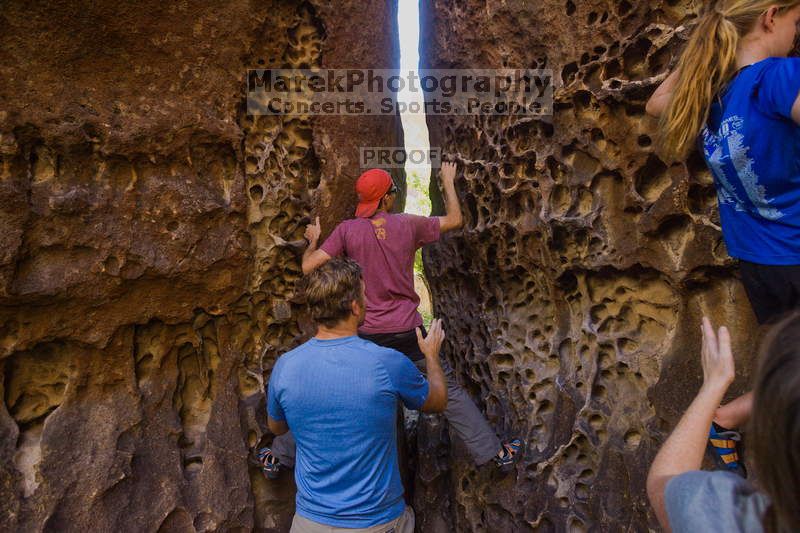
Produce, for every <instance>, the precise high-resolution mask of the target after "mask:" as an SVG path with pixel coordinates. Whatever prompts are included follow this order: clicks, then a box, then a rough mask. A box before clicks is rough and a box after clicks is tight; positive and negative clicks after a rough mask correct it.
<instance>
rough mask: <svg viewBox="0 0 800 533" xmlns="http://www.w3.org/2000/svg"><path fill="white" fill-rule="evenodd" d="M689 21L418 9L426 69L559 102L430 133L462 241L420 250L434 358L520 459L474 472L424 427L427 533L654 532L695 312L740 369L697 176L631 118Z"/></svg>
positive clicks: (684, 392) (738, 338)
mask: <svg viewBox="0 0 800 533" xmlns="http://www.w3.org/2000/svg"><path fill="white" fill-rule="evenodd" d="M690 5H691V3H690V2H669V1H664V2H661V1H653V2H625V1H622V2H616V1H615V2H610V1H604V0H592V1H585V2H583V1H582V2H578V1H574V2H573V1H564V0H559V1H544V2H522V1H509V2H488V3H487V2H473V1H467V2H458V3H453V2H445V1H438V0H434V1H432V2H426V3H424V7H423V11H424V12H425V15H424V16H425V20H426V21H427V22H426V24H427V28H426V30H425V32H423V35H425V41H424V42H423V52H422V55H423V58H424V59H423V61H427V63H428V66H429V67H431V68H501V67H504V66H508V67H517V68H537V67H538V68H545V69H552V71H553V73H554V84H555V87H556V93H555V94H556V104H555V112H554V116H552V117H548V118H545V119H530V118H523V117H519V116H517V117H501V116H499V117H457V118H456V117H430V116H429V117H428V123H429V125H430V127H431V135H432V140H431V144H432V145H433V146H441V147H442V148H443V150H444V152H445V153H448V152H449V153H452V154H454V155H455V157H456V158H457V159H458V160H459V161H460V162H461V165H462V168H463V169H464V174H465V178H464V179H463V180H462V181H461V182H460V183H459V184H458V188H459V194H460V197H461V201H462V205H463V207H464V211H465V217H466V225H465V227H464V229H463V230H461V231H459V232H456V233H455V234H453V235H452V236H448V237H447V238H445V239H444V240H443V242H442V243H441V244H440V245H438V246H436V247H432V248H431V249H430V250H428V251H427V253H426V256H425V260H426V268H427V273H428V279H429V282H430V285H431V288H432V292H433V300H434V306H435V310H436V313H437V314H439V315H441V316H443V317H445V319H446V324H447V333H448V343H447V344H448V357H450V358H451V360H452V361H453V363H454V365H455V366H456V368H457V370H458V371H459V372H460V374H461V378H462V380H463V382H464V384H465V385H466V386H467V387H468V389H469V390H471V392H472V393H473V397H474V398H476V399H477V400H478V401H479V402H480V404H481V405H482V406H483V407H484V408H485V411H486V413H487V414H488V416H489V419H490V421H491V423H492V424H493V425H494V427H495V428H496V429H497V431H498V433H499V434H501V435H503V436H507V437H510V436H514V435H518V436H521V437H523V438H524V439H526V441H527V443H528V451H527V453H526V454H525V457H524V459H523V461H522V462H521V463H520V464H519V465H518V466H517V467H516V469H515V470H514V471H513V472H512V473H511V474H509V475H507V476H505V477H503V476H499V475H497V474H495V473H494V472H493V471H492V467H485V468H482V469H475V468H474V467H472V466H471V465H470V463H469V460H468V458H467V457H466V456H465V454H464V451H463V449H462V448H461V447H460V446H459V445H458V443H455V446H454V447H453V448H451V447H450V446H448V445H447V442H446V441H447V439H446V438H445V435H446V433H445V432H444V431H443V428H442V427H441V424H440V422H439V421H436V422H435V423H434V422H432V421H431V420H430V419H429V418H427V417H423V420H424V421H425V422H423V424H422V426H421V427H420V428H419V432H420V435H421V436H422V438H421V440H420V446H422V447H423V453H422V454H421V458H420V461H421V465H420V468H419V471H418V475H417V486H416V493H415V501H416V503H417V517H418V520H419V522H420V523H421V524H422V528H423V530H425V531H433V530H435V531H450V530H455V531H529V530H536V531H585V530H593V531H623V530H624V531H646V530H647V529H648V528H649V527H657V526H656V523H655V519H654V517H653V515H652V514H651V513H650V511H649V505H648V503H647V500H646V496H645V477H646V473H647V468H648V466H649V463H650V461H651V460H652V458H653V456H654V454H655V452H656V451H657V448H658V446H659V444H660V443H661V442H662V440H663V438H664V437H665V432H666V431H668V430H669V429H671V427H672V425H673V424H674V423H675V422H676V420H677V416H678V415H679V413H680V412H681V411H682V410H683V409H684V408H685V407H686V406H687V404H688V402H689V401H690V400H691V398H692V397H693V395H694V392H695V391H696V390H697V386H698V384H699V379H700V376H701V372H700V368H699V364H698V357H699V346H700V339H699V331H698V325H699V323H700V317H701V316H702V315H703V314H708V315H711V316H712V317H713V318H714V320H715V321H716V322H717V323H727V324H729V325H731V326H732V327H733V329H734V332H735V344H736V353H738V354H739V355H740V356H741V359H740V361H739V368H740V370H742V371H743V372H745V373H746V372H747V370H748V364H749V358H750V354H751V353H752V352H751V349H752V346H753V340H754V339H753V336H754V335H753V332H754V331H755V327H754V324H753V318H752V316H751V312H750V309H749V305H748V302H747V299H746V297H745V295H744V292H743V290H742V288H741V286H740V284H739V282H738V281H737V279H736V274H735V271H736V269H735V265H734V264H733V262H732V261H731V260H730V259H729V258H728V256H727V255H726V252H725V248H724V245H723V244H722V241H721V235H720V232H719V228H718V220H717V215H716V202H715V192H714V188H713V184H712V180H711V177H710V175H709V173H708V172H707V171H706V170H705V168H704V164H703V162H702V160H700V159H699V158H693V159H691V160H690V161H688V162H686V163H675V164H670V163H669V162H665V161H663V160H662V159H660V158H659V157H658V155H657V154H656V150H655V149H654V145H655V140H654V135H655V128H656V123H655V121H654V120H652V119H649V118H646V117H645V114H644V104H645V102H646V99H647V97H648V96H649V95H650V93H651V92H652V90H654V89H655V86H656V85H657V83H658V81H660V79H662V78H660V77H658V75H659V74H661V73H662V72H664V71H665V69H666V68H667V67H668V65H669V63H670V62H671V60H672V59H673V57H674V55H675V53H676V52H677V51H678V50H679V49H680V46H681V41H682V37H681V30H680V25H681V24H686V23H688V22H690V20H691V18H692V17H693V15H694V12H693V11H692V10H691V7H690ZM744 381H745V380H744V379H740V381H739V386H740V387H741V386H742V385H744ZM426 439H427V440H426ZM437 442H438V443H439V444H438V445H437ZM450 450H452V451H453V453H452V454H450Z"/></svg>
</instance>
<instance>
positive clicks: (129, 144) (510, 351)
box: [0, 0, 754, 532]
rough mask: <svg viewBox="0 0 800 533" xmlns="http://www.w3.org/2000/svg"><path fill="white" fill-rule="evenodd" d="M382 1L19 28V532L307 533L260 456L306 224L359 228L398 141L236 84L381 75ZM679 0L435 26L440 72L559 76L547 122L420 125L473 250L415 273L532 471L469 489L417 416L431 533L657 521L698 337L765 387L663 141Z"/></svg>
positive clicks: (494, 10) (437, 436) (13, 448)
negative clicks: (661, 107) (280, 109)
mask: <svg viewBox="0 0 800 533" xmlns="http://www.w3.org/2000/svg"><path fill="white" fill-rule="evenodd" d="M391 5H393V4H391ZM391 5H390V4H387V3H385V2H354V1H349V0H348V1H340V2H335V3H334V2H318V1H311V2H300V1H283V0H281V1H278V0H274V1H267V2H260V3H252V2H243V1H234V2H231V3H227V4H225V5H224V7H223V6H217V5H216V4H214V3H211V2H199V1H198V2H180V3H174V2H134V3H124V2H123V3H120V2H108V1H99V2H84V3H75V2H57V3H51V4H50V5H47V6H44V5H41V6H37V5H30V3H23V2H20V1H10V2H5V3H4V4H3V6H2V8H0V19H1V21H2V26H3V31H2V32H1V33H0V50H2V54H0V102H2V104H1V105H0V373H2V380H0V392H2V395H1V396H0V397H2V400H3V401H2V402H0V458H1V459H2V461H1V462H0V528H2V529H3V530H8V531H14V530H20V531H39V530H47V531H55V530H59V531H60V530H82V531H129V530H130V531H142V530H146V531H211V530H214V531H216V530H223V531H227V530H256V531H285V530H288V523H289V520H290V518H291V515H292V512H293V506H294V501H293V497H294V492H293V487H292V486H291V481H290V480H289V479H288V476H284V481H283V482H280V483H270V484H268V483H267V482H266V481H265V480H264V479H263V477H262V476H261V474H260V472H259V471H258V470H257V469H255V468H253V467H252V466H248V463H247V456H248V453H249V450H251V449H252V448H254V447H256V446H257V445H258V444H259V443H262V444H263V443H266V442H267V441H268V436H267V437H266V438H265V428H264V423H265V420H264V407H263V402H264V395H263V385H264V383H265V380H266V379H268V377H269V370H270V368H271V367H272V364H273V363H274V361H275V359H276V358H277V357H278V356H279V355H280V354H281V353H283V352H284V351H286V350H288V349H290V348H292V347H294V346H295V345H297V344H298V343H299V342H301V341H302V340H303V339H304V336H305V334H307V333H308V331H307V328H306V327H305V326H306V325H307V324H306V320H305V317H304V314H303V312H302V307H301V305H300V304H301V302H299V301H298V298H297V296H296V290H295V288H296V283H297V281H298V279H299V278H300V276H301V272H300V266H299V261H298V254H299V252H300V250H301V242H300V241H301V238H302V234H303V227H304V224H305V223H307V222H308V220H309V217H310V216H315V215H317V214H318V215H320V216H321V218H322V223H323V228H324V229H325V233H327V232H328V231H330V229H332V227H333V226H334V224H335V223H336V222H338V221H340V220H341V219H343V218H346V217H348V216H349V215H350V213H351V212H352V208H353V205H354V197H353V195H352V193H351V191H352V177H353V176H354V175H356V174H357V173H358V148H359V147H361V146H394V145H397V144H398V139H397V137H398V131H397V127H398V124H397V121H396V120H390V119H387V118H385V117H382V118H378V117H376V118H372V119H367V118H355V117H332V118H325V119H320V118H315V119H311V118H298V117H263V116H262V117H249V116H247V115H246V113H245V92H244V91H245V70H246V69H247V68H258V67H265V68H279V67H281V68H306V67H312V66H321V67H326V68H348V67H361V66H364V67H374V68H389V67H392V66H393V65H396V64H397V52H396V50H395V46H396V45H395V43H396V35H395V33H396V32H395V30H394V17H395V13H394V8H393V7H391ZM689 6H690V3H689V2H683V1H663V2H662V1H653V2H647V3H642V2H640V3H636V2H628V1H624V0H623V1H614V2H611V1H604V0H591V1H585V2H578V1H577V0H575V1H562V0H559V1H558V2H555V1H541V2H522V1H520V0H510V1H507V2H474V1H472V0H467V1H463V2H445V1H440V0H436V1H431V2H426V3H424V5H423V13H424V17H425V21H426V22H425V24H426V27H425V31H424V33H423V35H424V38H425V42H424V43H423V57H424V58H425V59H424V61H426V62H427V63H428V65H429V66H431V67H436V68H460V67H471V68H499V67H503V66H512V67H513V66H518V67H532V66H538V67H540V68H548V69H552V70H553V72H554V83H555V86H556V109H555V114H554V116H552V117H549V118H545V119H530V118H522V117H478V118H475V117H470V118H467V117H458V118H456V117H430V119H429V124H430V126H431V130H432V144H433V145H435V146H442V147H443V148H444V149H445V151H446V152H449V153H452V154H454V155H455V156H456V157H457V159H458V160H459V161H460V162H461V168H462V170H463V171H464V175H465V177H464V179H463V180H461V181H460V182H459V184H458V188H459V194H460V197H461V202H462V205H463V208H464V212H465V217H466V226H465V228H464V229H463V230H461V231H458V232H456V233H454V234H452V235H450V236H448V237H447V238H445V239H444V240H443V242H442V243H441V244H439V245H438V246H435V247H432V248H431V249H430V250H428V251H427V253H426V263H427V267H426V268H427V270H428V275H429V282H430V285H431V287H432V289H433V303H434V308H435V310H436V313H437V314H438V315H440V316H443V317H444V318H445V319H446V321H447V330H448V344H447V354H446V355H447V356H448V357H449V358H450V359H451V360H452V361H453V363H454V365H455V367H456V369H457V370H458V372H459V373H460V376H461V378H462V381H463V383H464V385H465V386H466V387H467V388H468V390H470V391H471V392H472V394H473V397H474V398H475V399H476V400H477V401H478V402H479V404H480V405H481V406H482V407H483V408H484V409H485V411H486V413H487V415H488V417H489V420H490V421H491V423H492V424H493V425H494V427H495V428H496V429H497V431H498V433H499V434H501V435H503V436H512V435H518V436H521V437H523V438H525V439H526V441H527V443H528V450H527V452H526V454H525V457H524V459H523V460H522V462H521V463H520V464H519V465H517V466H516V468H515V469H514V470H513V472H511V473H510V474H507V475H500V474H498V473H496V472H495V471H494V470H493V467H491V466H487V467H482V468H475V467H474V466H472V465H471V463H470V461H469V460H468V459H467V457H466V455H465V452H464V450H463V447H462V446H461V445H460V443H458V442H453V443H450V439H449V437H448V432H447V425H446V423H445V422H444V421H443V419H442V418H440V417H426V416H423V417H421V423H420V424H419V426H418V428H417V433H416V435H417V442H418V445H419V452H420V455H419V458H418V468H417V477H416V483H415V487H414V493H413V494H414V500H415V503H416V510H417V517H418V523H419V524H420V530H422V531H492V532H494V531H528V530H541V531H567V530H569V531H582V530H589V529H592V530H598V531H617V530H626V531H627V530H632V531H643V530H647V529H648V527H654V526H655V522H654V518H653V516H652V515H651V514H650V513H649V511H648V504H647V502H646V499H645V493H644V480H645V475H646V471H647V467H648V465H649V462H650V460H651V459H652V457H653V455H654V453H655V451H656V449H657V446H658V445H659V444H660V442H661V441H662V440H663V438H664V435H665V432H666V431H668V430H669V428H670V427H671V426H672V424H673V423H674V422H675V420H676V418H677V416H678V414H679V413H680V412H681V410H682V409H683V408H684V407H685V406H686V404H687V403H688V402H689V400H690V398H691V396H692V394H693V393H694V391H695V390H696V386H697V384H698V380H699V377H700V369H699V365H698V363H697V354H698V347H699V335H698V328H697V325H698V323H699V319H700V316H701V315H702V314H711V315H712V316H713V317H714V318H715V320H716V321H717V322H719V323H727V324H729V325H730V326H732V327H733V329H734V333H735V348H736V350H737V353H738V354H741V360H740V361H739V363H740V364H739V367H740V370H742V371H743V372H744V373H746V372H747V370H748V364H747V363H748V362H749V354H750V353H751V349H752V347H753V345H754V339H753V338H752V337H753V336H752V335H748V332H751V331H753V330H754V328H753V319H752V317H751V315H750V311H749V308H748V304H747V301H746V298H745V296H744V293H743V291H742V289H741V286H740V284H739V283H738V281H737V280H736V276H735V265H734V264H733V262H732V261H731V260H730V259H729V258H728V257H727V255H726V253H725V250H724V246H723V245H722V242H721V237H720V233H719V228H718V221H717V219H716V212H715V195H714V189H713V184H712V181H711V179H710V176H709V174H708V172H707V171H705V169H704V166H703V164H702V161H700V160H699V159H697V158H693V159H690V160H689V161H688V162H685V163H675V164H671V163H669V162H665V161H663V160H661V159H660V158H659V157H658V155H657V154H656V151H655V150H654V144H655V141H654V133H653V132H654V130H655V123H654V121H652V120H650V119H647V118H645V117H644V102H645V100H646V98H647V96H648V95H649V94H650V92H651V91H652V89H654V87H655V85H656V83H657V82H658V80H659V79H660V78H658V77H657V75H658V74H659V73H661V72H663V71H664V70H665V68H666V67H667V66H668V64H669V63H670V61H671V60H672V58H673V57H674V54H675V52H676V51H677V50H678V49H679V47H680V44H681V40H682V31H681V30H680V25H682V24H686V23H687V22H689V21H690V19H691V17H692V16H693V14H694V13H693V11H692V10H691V8H690V7H689ZM435 200H436V198H435ZM439 203H440V202H439ZM312 206H315V208H314V209H312ZM743 385H744V379H740V381H739V383H738V388H739V389H741V388H742V387H743Z"/></svg>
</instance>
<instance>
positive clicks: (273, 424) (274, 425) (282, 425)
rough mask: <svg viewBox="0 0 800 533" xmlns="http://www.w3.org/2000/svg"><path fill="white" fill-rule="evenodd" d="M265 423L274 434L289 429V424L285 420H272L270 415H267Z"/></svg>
mask: <svg viewBox="0 0 800 533" xmlns="http://www.w3.org/2000/svg"><path fill="white" fill-rule="evenodd" d="M267 425H268V426H269V430H270V431H271V432H272V433H273V434H274V435H283V434H284V433H286V432H288V431H289V425H288V424H287V423H286V421H285V420H273V419H272V417H271V416H267Z"/></svg>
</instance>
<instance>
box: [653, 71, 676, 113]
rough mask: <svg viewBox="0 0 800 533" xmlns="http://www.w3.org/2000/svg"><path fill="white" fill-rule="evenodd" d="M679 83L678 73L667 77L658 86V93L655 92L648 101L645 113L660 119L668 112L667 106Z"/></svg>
mask: <svg viewBox="0 0 800 533" xmlns="http://www.w3.org/2000/svg"><path fill="white" fill-rule="evenodd" d="M677 83H678V71H677V70H675V71H674V72H672V73H671V74H670V75H669V76H667V79H665V80H664V81H663V82H662V83H661V85H659V86H658V89H656V92H654V93H653V95H652V96H651V97H650V99H649V100H648V101H647V105H646V106H645V111H647V114H648V115H650V116H653V117H656V118H658V117H660V116H661V115H662V114H663V113H664V111H666V110H667V106H668V105H669V102H670V100H671V99H672V93H673V91H675V85H676V84H677Z"/></svg>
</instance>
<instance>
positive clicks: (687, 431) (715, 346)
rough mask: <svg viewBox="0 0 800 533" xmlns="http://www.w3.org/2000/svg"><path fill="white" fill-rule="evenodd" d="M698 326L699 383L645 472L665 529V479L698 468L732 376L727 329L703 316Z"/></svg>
mask: <svg viewBox="0 0 800 533" xmlns="http://www.w3.org/2000/svg"><path fill="white" fill-rule="evenodd" d="M702 330H703V350H702V355H701V360H702V366H703V386H702V387H701V388H700V392H698V393H697V396H696V397H695V399H694V401H693V402H692V404H691V405H690V406H689V408H688V409H687V410H686V413H684V415H683V417H682V418H681V420H680V422H678V425H677V426H676V427H675V430H674V431H673V432H672V435H670V436H669V438H668V439H667V441H666V442H665V443H664V445H663V446H662V447H661V450H660V451H659V452H658V455H656V458H655V459H654V460H653V464H652V466H651V467H650V472H649V473H648V475H647V496H648V497H649V498H650V503H651V504H652V506H653V510H654V511H655V513H656V517H657V518H658V521H659V522H661V525H662V526H663V527H664V529H666V530H667V531H669V530H670V527H669V518H668V516H667V510H666V504H665V500H664V496H665V495H664V493H665V491H666V488H667V483H668V482H669V480H670V479H672V478H673V477H675V476H677V475H680V474H684V473H686V472H690V471H692V470H699V469H700V467H701V465H702V462H703V453H704V452H705V448H706V439H707V438H708V428H709V427H711V421H712V420H713V418H714V413H715V412H716V410H717V408H718V407H719V404H720V402H721V401H722V397H723V396H724V395H725V391H727V390H728V386H729V385H730V384H731V382H732V381H733V378H734V376H735V372H734V363H733V355H732V353H731V339H730V333H729V332H728V329H727V328H725V327H722V328H720V329H719V334H715V333H714V328H713V327H712V326H711V322H710V321H709V320H708V318H705V317H704V318H703V326H702Z"/></svg>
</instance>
